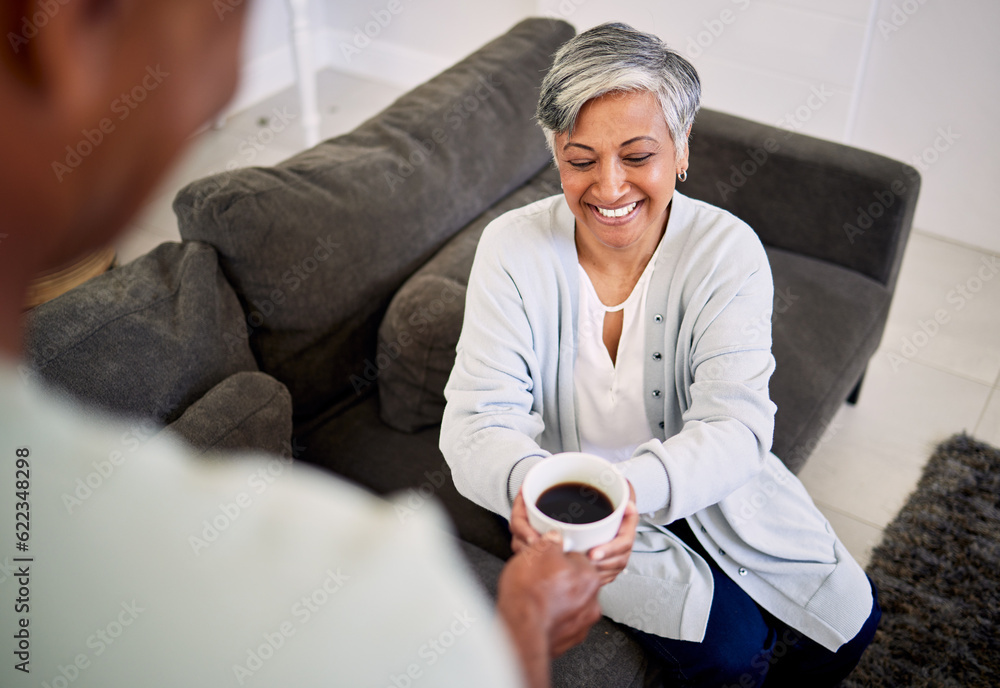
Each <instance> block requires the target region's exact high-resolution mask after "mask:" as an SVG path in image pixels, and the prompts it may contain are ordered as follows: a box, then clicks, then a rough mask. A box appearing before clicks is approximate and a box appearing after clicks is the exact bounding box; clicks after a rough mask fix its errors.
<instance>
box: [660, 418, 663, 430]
mask: <svg viewBox="0 0 1000 688" xmlns="http://www.w3.org/2000/svg"><path fill="white" fill-rule="evenodd" d="M662 429H663V421H662V420H661V421H660V430H662Z"/></svg>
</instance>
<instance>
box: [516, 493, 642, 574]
mask: <svg viewBox="0 0 1000 688" xmlns="http://www.w3.org/2000/svg"><path fill="white" fill-rule="evenodd" d="M628 490H629V500H628V504H627V505H626V506H625V514H624V515H623V516H622V524H621V526H620V527H619V528H618V534H617V535H616V536H615V539H614V540H612V541H611V542H606V543H604V544H603V545H598V546H597V547H594V548H593V549H591V550H590V551H589V552H587V558H588V559H590V562H591V563H592V564H593V565H594V568H596V569H597V572H598V574H599V575H600V577H601V585H607V584H608V583H610V582H611V581H613V580H614V579H615V578H617V577H618V574H619V573H621V572H622V571H623V570H625V565H626V564H628V558H629V556H630V555H631V554H632V544H633V543H634V542H635V529H636V527H637V526H638V525H639V512H638V510H637V509H636V508H635V490H633V489H632V485H631V484H630V485H629V486H628ZM510 534H511V543H510V546H511V549H512V550H514V553H515V554H517V553H518V552H520V551H522V550H524V549H528V548H530V547H531V546H533V545H534V544H535V543H536V542H537V541H538V539H539V538H540V537H542V536H541V534H539V532H538V531H536V530H535V529H534V528H532V527H531V524H530V523H529V522H528V508H527V506H525V503H524V497H523V496H522V494H521V493H520V492H518V493H517V497H516V498H515V499H514V504H513V506H512V508H511V512H510Z"/></svg>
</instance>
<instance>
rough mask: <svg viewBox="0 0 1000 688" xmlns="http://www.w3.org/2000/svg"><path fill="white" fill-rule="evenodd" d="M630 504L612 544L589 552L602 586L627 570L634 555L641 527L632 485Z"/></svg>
mask: <svg viewBox="0 0 1000 688" xmlns="http://www.w3.org/2000/svg"><path fill="white" fill-rule="evenodd" d="M628 491H629V497H628V504H626V505H625V514H624V515H623V516H622V524H621V526H619V528H618V534H617V535H616V536H615V539H614V540H612V541H611V542H606V543H604V544H603V545H598V546H597V547H594V548H593V549H591V550H590V551H589V552H587V558H588V559H590V562H591V563H592V564H593V565H594V568H596V569H597V573H598V574H599V575H600V577H601V585H602V586H603V585H607V584H608V583H610V582H611V581H613V580H614V579H615V578H617V577H618V574H619V573H621V572H622V571H624V570H625V565H626V564H628V558H629V556H630V555H631V554H632V545H633V544H635V529H636V528H637V527H638V526H639V511H638V509H636V508H635V490H633V489H632V484H631V483H629V486H628Z"/></svg>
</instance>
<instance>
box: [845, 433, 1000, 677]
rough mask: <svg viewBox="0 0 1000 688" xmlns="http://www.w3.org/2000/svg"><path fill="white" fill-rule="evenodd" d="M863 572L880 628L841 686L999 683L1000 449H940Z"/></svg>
mask: <svg viewBox="0 0 1000 688" xmlns="http://www.w3.org/2000/svg"><path fill="white" fill-rule="evenodd" d="M868 574H869V575H870V576H871V577H872V579H873V580H874V581H875V584H876V586H877V587H878V590H879V602H880V603H881V605H882V622H881V623H880V624H879V629H878V631H877V632H876V634H875V639H874V641H873V642H872V644H871V646H870V647H869V648H868V650H867V651H866V652H865V654H864V656H863V657H862V659H861V663H860V664H859V665H858V667H857V668H856V669H855V670H854V672H853V673H852V674H851V675H850V677H848V678H847V679H846V680H845V681H844V682H843V683H842V684H841V688H882V687H886V688H889V687H893V688H923V687H925V686H926V687H928V688H929V687H931V686H933V687H934V688H974V687H978V686H983V687H984V688H986V687H989V688H996V687H997V686H1000V450H997V449H996V448H994V447H991V446H990V445H988V444H984V443H982V442H977V441H976V440H974V439H972V438H970V437H968V436H966V435H955V436H954V437H952V438H951V439H949V440H948V441H947V442H944V443H943V444H941V445H940V446H938V448H937V450H936V451H935V452H934V455H933V456H932V457H931V458H930V461H928V463H927V466H926V468H925V469H924V474H923V476H922V477H921V479H920V483H919V484H918V485H917V489H916V491H915V492H914V493H913V494H912V495H911V496H910V498H909V501H908V502H907V504H906V506H904V507H903V509H902V511H900V513H899V514H898V515H897V516H896V518H895V519H894V520H893V521H892V523H890V524H889V525H888V526H887V527H886V529H885V534H884V536H883V539H882V542H881V544H879V546H878V547H876V549H875V551H874V552H873V553H872V559H871V563H870V564H869V565H868Z"/></svg>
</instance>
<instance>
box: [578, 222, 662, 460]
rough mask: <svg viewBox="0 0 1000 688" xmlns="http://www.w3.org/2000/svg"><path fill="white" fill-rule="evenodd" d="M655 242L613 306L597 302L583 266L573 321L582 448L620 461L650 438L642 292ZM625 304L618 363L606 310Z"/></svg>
mask: <svg viewBox="0 0 1000 688" xmlns="http://www.w3.org/2000/svg"><path fill="white" fill-rule="evenodd" d="M662 245H663V242H662V241H661V242H660V245H659V246H657V248H656V251H654V252H653V256H652V257H651V258H650V259H649V262H648V263H647V264H646V269H645V270H643V272H642V275H641V276H640V277H639V281H638V282H636V284H635V286H634V287H633V288H632V293H631V294H629V296H628V298H627V299H625V301H623V302H622V303H620V304H618V305H617V306H605V305H604V304H603V303H601V300H600V298H598V296H597V291H596V290H595V289H594V284H593V283H592V282H591V281H590V276H589V275H588V274H587V271H586V270H584V269H583V266H582V265H581V266H579V270H580V312H579V315H578V321H577V345H578V349H577V353H576V364H575V367H574V380H575V383H576V410H577V427H578V428H579V432H580V450H581V451H583V452H586V453H588V454H596V455H597V456H601V457H603V458H605V459H607V460H608V461H611V462H613V463H618V462H619V461H625V460H626V459H629V458H631V456H632V454H633V453H634V452H635V449H636V447H638V446H639V445H640V444H642V443H643V442H647V441H649V440H650V439H651V435H650V431H649V421H648V420H647V419H646V407H645V404H644V402H643V397H642V390H643V359H642V350H643V342H645V319H644V318H643V317H641V316H642V314H643V313H644V312H645V308H646V294H647V292H648V291H649V283H650V281H651V277H652V275H653V265H655V263H656V258H657V255H658V254H659V252H660V246H662ZM620 310H624V311H625V313H624V323H623V324H622V335H621V339H620V340H619V342H618V356H617V358H616V361H617V363H612V362H611V355H610V354H609V353H608V349H607V347H606V346H604V316H605V315H606V314H607V313H614V312H616V311H620Z"/></svg>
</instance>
